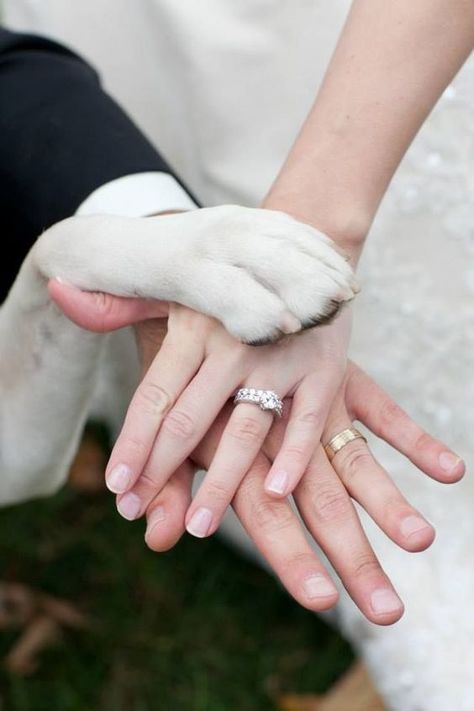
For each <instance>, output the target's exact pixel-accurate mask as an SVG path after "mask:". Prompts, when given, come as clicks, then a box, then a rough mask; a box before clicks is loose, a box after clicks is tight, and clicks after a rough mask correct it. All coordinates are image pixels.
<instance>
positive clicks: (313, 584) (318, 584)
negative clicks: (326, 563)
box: [303, 573, 337, 600]
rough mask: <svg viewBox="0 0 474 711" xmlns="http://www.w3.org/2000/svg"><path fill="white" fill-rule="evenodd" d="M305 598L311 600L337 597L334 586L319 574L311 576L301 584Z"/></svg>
mask: <svg viewBox="0 0 474 711" xmlns="http://www.w3.org/2000/svg"><path fill="white" fill-rule="evenodd" d="M303 586H304V590H305V593H306V596H307V597H308V598H309V599H310V600H313V599H314V598H315V597H329V596H333V595H337V590H336V588H335V586H334V584H333V583H332V582H331V581H330V580H328V579H327V578H326V576H324V575H322V574H321V573H316V575H312V576H311V577H309V578H306V580H305V581H304V583H303Z"/></svg>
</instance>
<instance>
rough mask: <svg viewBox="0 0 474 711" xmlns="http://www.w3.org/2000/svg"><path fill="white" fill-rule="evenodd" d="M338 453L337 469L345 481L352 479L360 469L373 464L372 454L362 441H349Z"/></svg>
mask: <svg viewBox="0 0 474 711" xmlns="http://www.w3.org/2000/svg"><path fill="white" fill-rule="evenodd" d="M351 445H352V446H351ZM338 454H339V463H338V465H337V469H338V471H339V472H340V476H341V478H342V479H343V481H345V482H347V481H350V480H352V479H354V478H355V476H356V475H357V474H358V473H360V472H361V470H363V469H365V468H366V467H368V466H371V465H373V460H372V456H371V454H370V452H369V451H368V449H367V447H366V445H365V444H363V443H358V442H354V443H351V444H349V445H348V446H346V447H344V448H343V449H341V451H340V452H338Z"/></svg>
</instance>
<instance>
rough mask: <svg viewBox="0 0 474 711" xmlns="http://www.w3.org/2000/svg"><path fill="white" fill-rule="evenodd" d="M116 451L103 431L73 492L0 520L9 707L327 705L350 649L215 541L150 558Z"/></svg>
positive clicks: (146, 709) (103, 709)
mask: <svg viewBox="0 0 474 711" xmlns="http://www.w3.org/2000/svg"><path fill="white" fill-rule="evenodd" d="M105 451H106V447H105V446H104V435H103V433H102V432H100V430H98V429H93V430H92V431H90V432H89V433H88V435H87V438H86V439H85V441H84V443H83V447H82V450H81V452H80V455H79V458H78V459H77V460H76V463H75V465H74V468H73V471H72V474H71V480H70V482H69V485H68V486H67V487H66V489H65V490H63V491H62V492H61V493H60V494H59V495H57V496H55V497H53V498H51V499H47V500H44V501H35V502H32V503H29V504H25V505H21V506H16V507H13V508H9V509H4V510H2V511H0V550H1V554H0V555H1V562H2V574H1V579H2V580H1V584H0V655H1V661H2V663H1V671H0V682H1V685H0V689H1V691H0V699H1V704H0V708H1V709H2V710H5V711H6V710H8V711H95V710H96V709H97V710H99V709H100V711H156V710H157V709H160V710H161V709H173V710H176V711H178V710H179V709H183V710H186V711H224V710H225V711H228V710H229V709H243V710H245V709H249V710H253V709H255V710H256V711H257V710H259V709H262V710H263V709H285V710H286V709H292V710H293V709H294V710H295V711H303V710H304V711H306V709H311V710H312V709H317V708H319V706H317V704H318V703H319V700H318V699H317V698H316V696H318V695H319V694H320V693H321V692H324V691H326V690H327V689H328V688H329V687H331V686H332V685H333V683H334V682H335V680H336V679H337V678H338V677H339V676H340V675H341V673H342V672H343V671H344V670H345V669H346V668H347V667H348V666H349V664H350V662H351V659H352V653H351V650H350V648H349V646H348V645H347V644H346V643H345V642H344V641H343V640H342V639H341V638H340V637H339V636H338V635H337V634H336V633H335V632H334V631H332V630H331V629H330V628H329V627H328V626H327V625H326V624H325V623H324V622H323V621H321V620H320V619H319V618H318V617H316V615H313V614H311V613H309V612H307V611H306V610H303V609H301V608H299V607H298V605H297V604H296V603H294V602H293V601H292V600H291V599H290V598H289V597H288V595H287V594H285V592H284V591H283V590H282V589H281V588H279V586H278V584H277V583H276V582H275V581H274V579H273V578H271V577H270V576H269V575H268V574H267V573H265V572H264V571H262V570H260V569H259V568H257V567H255V566H254V565H253V564H252V563H250V562H248V561H247V560H245V559H243V558H242V557H241V556H239V555H237V554H236V553H235V552H234V551H233V550H231V549H229V548H228V547H227V546H225V545H224V544H223V543H222V542H220V541H219V540H218V539H217V538H215V537H214V538H212V539H210V540H198V539H191V537H190V536H187V535H186V536H185V538H183V540H182V541H181V542H180V544H179V545H178V546H177V548H175V549H174V550H172V551H170V552H169V553H166V554H160V555H158V554H156V553H152V552H151V551H149V550H148V549H147V548H146V547H145V544H144V541H143V534H144V526H143V523H142V522H140V521H139V522H136V523H129V522H127V521H125V520H123V519H121V517H120V516H118V514H117V513H116V510H115V504H114V497H113V496H112V495H111V494H109V493H107V492H106V491H105V490H104V489H103V484H102V482H103V470H102V466H103V460H104V452H105ZM295 696H296V698H295ZM339 708H344V707H340V706H339ZM346 709H347V710H348V709H349V707H346Z"/></svg>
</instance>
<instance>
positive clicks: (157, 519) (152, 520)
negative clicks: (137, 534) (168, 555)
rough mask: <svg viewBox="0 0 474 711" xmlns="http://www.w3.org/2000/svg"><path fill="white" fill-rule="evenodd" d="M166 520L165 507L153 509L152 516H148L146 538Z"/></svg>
mask: <svg viewBox="0 0 474 711" xmlns="http://www.w3.org/2000/svg"><path fill="white" fill-rule="evenodd" d="M165 519H166V511H165V510H164V508H163V506H157V507H156V509H153V511H152V512H151V514H150V515H149V516H148V521H147V527H146V532H145V538H147V536H149V535H150V533H151V532H152V531H153V529H154V528H155V526H157V525H158V524H159V523H162V522H163V521H164V520H165Z"/></svg>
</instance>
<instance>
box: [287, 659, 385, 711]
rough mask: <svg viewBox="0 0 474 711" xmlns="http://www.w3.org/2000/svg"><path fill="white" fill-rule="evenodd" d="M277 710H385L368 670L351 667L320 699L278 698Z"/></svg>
mask: <svg viewBox="0 0 474 711" xmlns="http://www.w3.org/2000/svg"><path fill="white" fill-rule="evenodd" d="M278 708H279V709H280V711H385V706H384V704H383V701H382V699H381V698H380V696H379V694H378V693H377V691H376V689H375V688H374V686H373V684H372V681H371V679H370V676H369V673H368V672H367V669H366V668H365V666H364V665H363V664H362V662H359V663H357V664H354V665H353V666H352V667H351V668H350V669H349V670H348V671H347V672H346V673H345V674H344V675H343V676H342V677H341V678H340V679H339V680H338V681H337V682H336V683H335V684H334V686H333V687H332V688H331V689H329V691H327V692H326V694H324V695H323V696H311V695H298V694H286V695H284V696H281V697H280V698H279V699H278Z"/></svg>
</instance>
